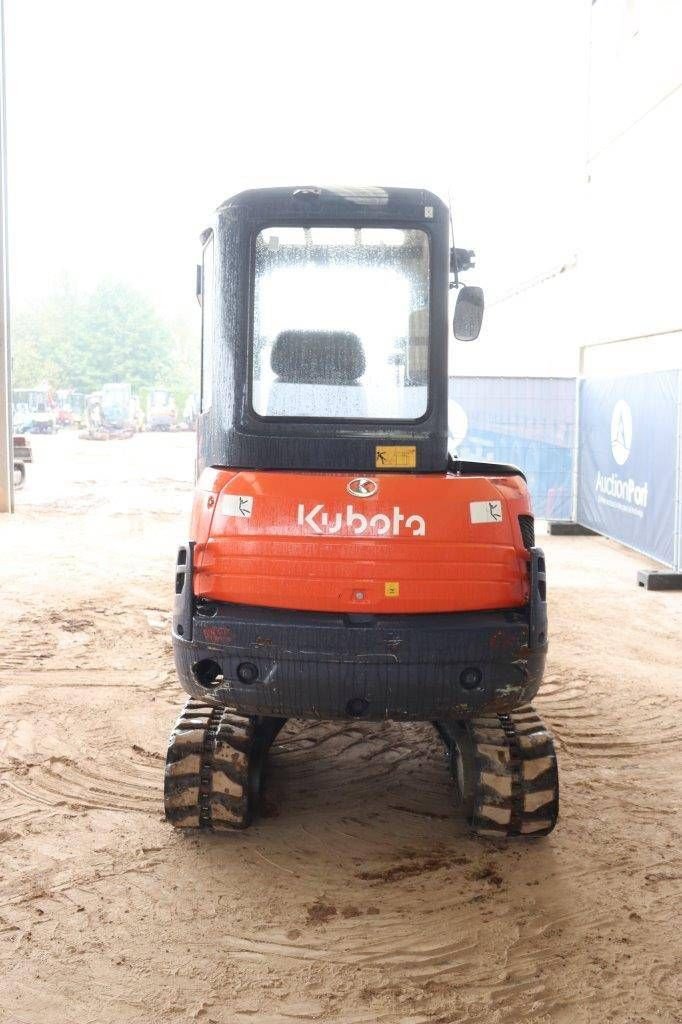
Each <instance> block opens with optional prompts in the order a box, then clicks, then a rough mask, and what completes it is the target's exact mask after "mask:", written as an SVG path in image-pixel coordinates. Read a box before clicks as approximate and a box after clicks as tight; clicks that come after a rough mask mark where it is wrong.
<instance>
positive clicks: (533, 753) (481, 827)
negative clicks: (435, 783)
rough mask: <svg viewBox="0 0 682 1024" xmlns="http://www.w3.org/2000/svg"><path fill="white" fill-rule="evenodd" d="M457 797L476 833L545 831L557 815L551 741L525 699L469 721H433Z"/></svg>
mask: <svg viewBox="0 0 682 1024" xmlns="http://www.w3.org/2000/svg"><path fill="white" fill-rule="evenodd" d="M434 724H435V726H436V728H437V730H438V732H439V733H440V735H441V738H442V739H443V741H444V743H445V746H446V748H447V750H448V754H449V759H450V770H451V772H452V775H453V777H454V779H455V783H456V785H457V790H458V793H459V797H460V801H461V803H462V805H463V807H464V811H465V814H466V816H467V819H468V821H469V824H470V825H471V827H472V829H473V830H474V832H476V833H477V835H479V836H488V837H491V838H506V837H511V836H530V837H533V836H546V835H548V834H549V833H550V832H551V831H552V829H553V828H554V826H555V825H556V822H557V818H558V816H559V775H558V770H557V759H556V752H555V750H554V741H553V740H552V736H551V734H550V732H549V731H548V729H547V728H546V726H545V725H544V724H543V722H542V719H541V718H540V716H539V715H538V714H537V713H536V712H535V711H534V710H533V708H532V707H531V706H530V705H526V706H524V707H520V708H516V709H515V710H514V711H511V712H509V713H508V714H503V715H489V716H486V717H481V718H474V719H471V721H438V722H435V723H434Z"/></svg>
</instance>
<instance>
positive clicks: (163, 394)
mask: <svg viewBox="0 0 682 1024" xmlns="http://www.w3.org/2000/svg"><path fill="white" fill-rule="evenodd" d="M177 418H178V413H177V409H176V407H175V398H174V397H173V393H172V392H171V391H169V390H168V388H152V389H151V391H150V392H149V396H148V398H147V421H146V426H147V430H172V429H173V427H174V426H175V424H176V422H177Z"/></svg>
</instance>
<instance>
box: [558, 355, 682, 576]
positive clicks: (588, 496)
mask: <svg viewBox="0 0 682 1024" xmlns="http://www.w3.org/2000/svg"><path fill="white" fill-rule="evenodd" d="M679 387H680V382H679V371H677V370H668V371H665V372H662V373H645V374H640V375H638V376H636V377H616V378H609V377H597V378H593V379H591V380H583V381H581V382H580V430H579V436H580V454H579V460H578V522H579V523H582V525H583V526H588V527H590V528H591V529H593V530H597V531H598V532H599V533H603V534H605V535H606V536H607V537H613V539H614V540H618V541H622V543H624V544H627V545H628V546H629V547H632V548H635V550H637V551H641V552H642V553H643V554H646V555H650V556H651V557H652V558H655V559H657V561H659V562H663V563H664V564H665V565H673V564H674V562H675V555H676V552H675V534H676V530H677V529H678V523H677V508H676V501H677V500H678V495H677V482H676V475H677V470H678V453H677V443H678V415H679V412H678V404H679V399H678V395H679Z"/></svg>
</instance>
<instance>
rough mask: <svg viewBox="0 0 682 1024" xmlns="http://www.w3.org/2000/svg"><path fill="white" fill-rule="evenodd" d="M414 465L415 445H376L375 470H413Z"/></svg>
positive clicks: (415, 463) (415, 461)
mask: <svg viewBox="0 0 682 1024" xmlns="http://www.w3.org/2000/svg"><path fill="white" fill-rule="evenodd" d="M416 465H417V448H416V445H413V444H378V445H377V446H376V466H377V469H391V468H395V469H414V468H415V466H416Z"/></svg>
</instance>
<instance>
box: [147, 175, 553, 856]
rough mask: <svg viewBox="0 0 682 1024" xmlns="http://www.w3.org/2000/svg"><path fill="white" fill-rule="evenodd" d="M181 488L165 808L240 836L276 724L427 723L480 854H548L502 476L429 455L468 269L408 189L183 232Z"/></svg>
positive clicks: (535, 566)
mask: <svg viewBox="0 0 682 1024" xmlns="http://www.w3.org/2000/svg"><path fill="white" fill-rule="evenodd" d="M201 240H202V262H201V265H200V267H198V268H197V270H198V274H197V292H198V296H199V298H200V302H201V307H202V375H201V376H202V379H201V412H200V415H199V417H198V424H197V447H198V452H197V470H198V481H197V486H196V491H195V495H194V505H193V511H192V517H191V527H190V533H189V542H188V543H186V544H183V545H182V546H181V547H180V549H179V552H178V556H177V564H176V572H175V603H174V611H173V622H172V638H173V647H174V655H175V663H176V666H177V671H178V674H179V677H180V682H181V684H182V686H183V688H184V689H185V690H186V691H187V693H188V694H189V699H188V701H187V703H186V705H185V707H184V709H183V711H182V712H181V714H180V717H179V718H178V721H177V723H176V725H175V728H174V729H173V732H172V734H171V737H170V743H169V747H168V754H167V762H166V770H165V811H166V817H167V819H168V821H169V822H170V823H171V824H172V825H174V826H175V827H176V828H189V829H210V830H214V831H231V830H234V829H242V828H245V827H247V826H248V825H249V824H250V823H251V821H252V820H253V818H254V815H256V814H257V813H258V807H259V799H260V795H261V789H262V783H263V776H264V768H265V764H266V759H267V752H268V749H269V747H270V745H271V744H272V742H273V740H274V739H275V737H276V736H277V733H278V732H279V730H280V729H281V728H282V726H283V725H284V723H285V722H286V720H287V719H288V718H290V717H295V718H299V719H318V720H319V719H364V720H369V721H377V720H383V719H394V720H399V721H406V720H409V721H426V722H430V723H432V724H433V725H434V727H435V729H436V730H437V733H438V735H439V736H440V737H441V738H442V740H443V743H444V745H445V751H446V755H447V759H448V763H449V767H450V770H451V772H452V775H453V778H454V781H455V785H456V789H457V794H458V800H459V803H460V804H461V807H462V810H463V813H464V814H465V815H466V818H467V820H468V822H469V824H470V826H471V828H472V829H473V831H474V832H476V833H477V834H479V835H481V836H489V837H493V838H494V837H508V836H529V837H539V836H545V835H547V834H548V833H549V832H551V830H552V829H553V828H554V825H555V823H556V820H557V815H558V774H557V759H556V754H555V749H554V744H553V741H552V738H551V735H550V733H549V732H548V730H547V729H546V727H545V725H544V724H543V722H542V720H541V719H540V717H539V715H538V714H537V713H536V712H535V710H534V709H533V707H532V705H531V701H532V700H533V698H534V696H535V694H536V693H537V690H538V687H539V685H540V682H541V679H542V675H543V671H544V666H545V659H546V654H547V605H546V573H545V559H544V555H543V552H542V550H541V549H540V548H539V547H537V546H536V545H535V538H534V521H533V515H532V511H531V502H530V496H529V492H528V489H527V486H526V481H525V478H524V476H523V473H522V472H521V470H519V469H517V468H516V467H514V466H508V465H500V464H493V463H488V462H484V463H476V462H467V461H464V460H460V459H458V458H457V457H456V455H455V454H454V453H450V452H449V451H448V334H449V313H448V310H449V307H450V305H451V303H450V302H449V298H450V295H451V294H452V296H453V299H454V300H455V301H454V312H453V330H454V336H455V338H456V339H459V340H461V341H471V340H474V339H475V338H476V337H477V336H478V333H479V330H480V327H481V320H482V315H483V293H482V291H481V289H480V288H477V287H473V286H471V285H463V284H461V283H460V276H459V275H460V274H463V273H465V272H466V271H467V270H469V269H470V268H471V267H472V266H473V262H472V257H473V255H474V254H473V253H472V252H470V251H468V250H465V249H458V248H455V247H454V246H452V245H451V238H450V218H449V212H448V208H447V206H446V205H445V204H444V203H443V202H442V201H441V200H440V199H439V198H438V197H437V196H436V195H434V194H432V193H430V192H426V191H423V190H421V189H402V188H400V189H398V188H360V189H351V188H348V189H344V188H337V189H321V188H313V187H292V188H273V189H258V190H250V191H247V192H242V193H241V194H239V195H236V196H234V197H233V198H231V199H229V200H228V201H227V202H225V203H224V204H223V205H222V206H221V207H220V208H219V209H218V211H217V213H216V215H215V218H214V221H213V224H212V226H211V227H210V228H208V229H207V230H206V231H205V232H204V233H203V235H202V239H201Z"/></svg>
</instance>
